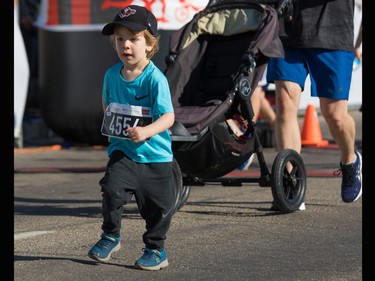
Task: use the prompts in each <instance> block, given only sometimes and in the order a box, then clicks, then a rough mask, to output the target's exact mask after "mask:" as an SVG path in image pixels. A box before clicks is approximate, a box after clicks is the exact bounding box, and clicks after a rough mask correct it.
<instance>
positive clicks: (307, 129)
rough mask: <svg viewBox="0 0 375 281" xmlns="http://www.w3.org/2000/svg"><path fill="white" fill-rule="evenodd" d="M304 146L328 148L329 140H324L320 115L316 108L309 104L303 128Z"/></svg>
mask: <svg viewBox="0 0 375 281" xmlns="http://www.w3.org/2000/svg"><path fill="white" fill-rule="evenodd" d="M301 138H302V146H314V147H325V146H328V140H323V137H322V132H321V131H320V124H319V119H318V114H317V112H316V109H315V106H314V105H312V104H309V105H308V106H307V108H306V112H305V119H304V120H303V127H302V133H301Z"/></svg>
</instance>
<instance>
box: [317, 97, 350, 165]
mask: <svg viewBox="0 0 375 281" xmlns="http://www.w3.org/2000/svg"><path fill="white" fill-rule="evenodd" d="M320 109H321V112H322V114H323V117H324V119H325V120H326V122H327V125H328V128H329V130H330V132H331V134H332V136H333V138H334V140H335V142H336V143H337V144H338V146H339V148H340V151H341V163H343V164H348V163H351V162H353V161H354V160H355V159H356V155H355V145H354V144H355V122H354V120H353V118H352V116H351V115H350V114H349V112H348V102H347V100H334V99H328V98H320Z"/></svg>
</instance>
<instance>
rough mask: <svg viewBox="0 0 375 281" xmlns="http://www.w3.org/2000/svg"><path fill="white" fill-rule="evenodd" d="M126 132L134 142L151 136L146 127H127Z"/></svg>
mask: <svg viewBox="0 0 375 281" xmlns="http://www.w3.org/2000/svg"><path fill="white" fill-rule="evenodd" d="M126 132H127V133H128V135H129V137H130V139H131V140H132V141H133V142H134V143H137V142H141V141H145V140H146V139H147V138H149V137H150V136H149V135H148V133H147V129H145V127H132V128H129V129H127V130H126Z"/></svg>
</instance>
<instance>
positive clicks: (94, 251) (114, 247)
mask: <svg viewBox="0 0 375 281" xmlns="http://www.w3.org/2000/svg"><path fill="white" fill-rule="evenodd" d="M101 237H102V239H100V240H99V241H98V242H97V243H96V244H95V245H94V246H93V247H92V248H91V250H90V251H89V254H88V255H89V257H90V258H92V259H94V260H97V261H108V260H109V259H110V258H111V254H112V253H113V252H117V251H118V250H120V248H121V243H120V237H117V238H115V237H113V236H111V235H109V234H105V233H102V235H101Z"/></svg>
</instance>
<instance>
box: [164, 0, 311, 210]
mask: <svg viewBox="0 0 375 281" xmlns="http://www.w3.org/2000/svg"><path fill="white" fill-rule="evenodd" d="M266 2H268V3H266ZM275 2H276V4H278V9H277V10H276V9H275V8H274V7H273V6H272V5H271V4H275ZM278 2H280V3H278ZM264 3H266V4H264ZM291 3H292V2H291V0H283V1H275V0H273V1H270V0H268V1H267V0H263V1H262V3H260V1H246V0H230V1H225V0H216V1H211V2H210V3H209V4H208V5H207V7H206V8H205V9H203V10H202V11H200V12H198V13H197V14H196V15H195V16H194V17H193V19H192V20H191V21H190V22H189V23H187V24H186V25H184V26H183V27H182V28H181V29H179V30H177V31H176V32H174V33H172V35H171V37H170V51H169V55H168V56H167V58H166V63H167V68H166V71H165V75H166V76H167V78H168V81H169V84H170V88H171V94H172V101H173V105H174V110H175V116H176V118H175V123H174V125H173V126H172V127H171V128H170V130H169V132H170V135H171V138H172V149H173V153H174V177H175V182H176V203H175V211H177V210H179V209H180V208H182V207H183V206H184V205H185V204H186V202H187V200H188V197H189V194H190V187H191V186H204V185H205V184H207V183H220V184H222V185H223V186H241V185H242V183H258V184H259V185H260V186H261V187H271V189H272V195H273V201H274V205H275V206H276V208H277V209H279V210H280V211H281V212H284V213H289V212H294V211H296V210H298V209H299V207H300V205H301V204H302V203H303V202H304V196H305V192H306V182H307V180H306V171H305V167H304V163H303V160H302V158H301V157H300V155H299V154H298V153H297V152H296V151H294V150H291V149H285V150H283V151H280V152H279V153H278V155H277V156H276V158H275V160H274V162H273V165H272V170H271V172H270V169H269V168H268V166H267V163H266V161H265V157H264V154H263V146H262V143H261V141H260V137H259V134H258V132H257V128H256V124H255V122H254V121H253V119H254V112H253V108H252V104H251V100H250V98H251V95H252V93H253V91H254V89H255V88H256V86H257V84H258V82H259V80H260V79H261V77H262V75H263V72H264V70H265V67H266V64H267V62H268V59H269V58H270V57H283V56H284V51H283V47H282V43H281V40H280V34H281V33H280V29H279V27H280V26H279V24H280V22H281V21H280V19H282V20H283V19H284V18H285V17H283V18H282V17H281V16H283V15H284V16H285V15H288V17H289V16H290V10H291ZM227 119H236V120H238V121H239V123H240V125H242V128H243V135H241V136H240V137H238V136H237V135H235V134H234V132H233V131H232V130H231V128H230V126H229V125H228V123H227ZM253 153H256V155H257V159H258V163H259V165H260V176H259V177H225V175H226V174H227V173H229V172H230V171H233V170H234V169H236V168H237V167H239V166H240V165H241V164H242V163H244V162H245V161H246V160H247V159H249V157H250V156H251V155H252V154H253Z"/></svg>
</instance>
